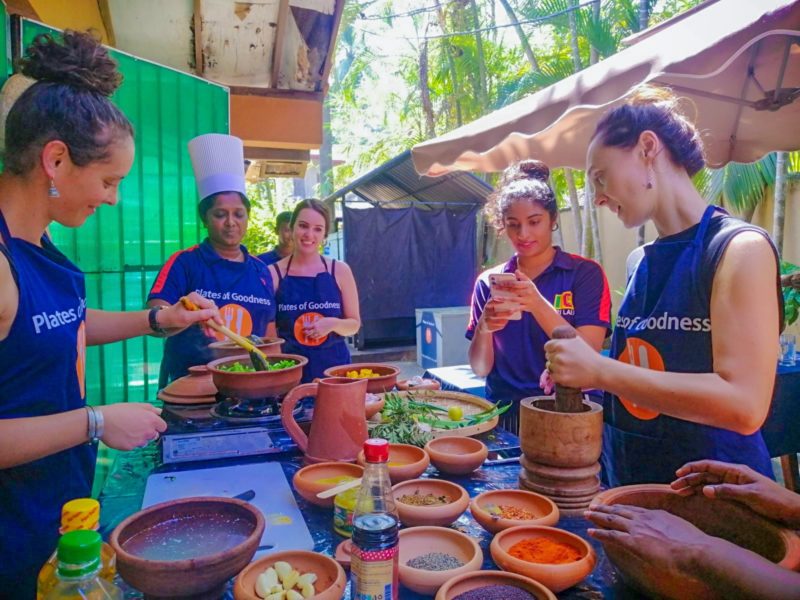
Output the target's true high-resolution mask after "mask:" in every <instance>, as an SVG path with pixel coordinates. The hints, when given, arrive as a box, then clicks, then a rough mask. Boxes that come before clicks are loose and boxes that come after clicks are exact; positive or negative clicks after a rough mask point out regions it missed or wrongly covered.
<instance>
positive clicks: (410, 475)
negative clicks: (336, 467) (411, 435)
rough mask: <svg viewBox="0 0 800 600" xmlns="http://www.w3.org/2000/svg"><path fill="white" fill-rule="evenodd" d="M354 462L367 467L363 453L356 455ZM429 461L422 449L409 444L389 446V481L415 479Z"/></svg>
mask: <svg viewBox="0 0 800 600" xmlns="http://www.w3.org/2000/svg"><path fill="white" fill-rule="evenodd" d="M356 462H358V464H360V465H361V466H362V467H365V466H366V465H367V463H366V460H365V459H364V451H363V450H362V451H361V452H359V453H358V458H357V459H356ZM429 464H431V459H430V458H429V457H428V453H427V452H425V450H423V449H422V448H418V447H417V446H412V445H410V444H389V479H390V480H391V482H392V483H393V484H395V483H400V482H401V481H408V480H409V479H415V478H416V477H419V476H420V475H422V474H423V473H424V472H425V469H427V468H428V465H429Z"/></svg>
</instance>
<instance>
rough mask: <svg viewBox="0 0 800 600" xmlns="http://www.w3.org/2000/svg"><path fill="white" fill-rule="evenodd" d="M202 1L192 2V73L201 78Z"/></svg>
mask: <svg viewBox="0 0 800 600" xmlns="http://www.w3.org/2000/svg"><path fill="white" fill-rule="evenodd" d="M202 4H203V2H202V0H194V72H195V75H198V76H199V77H202V76H203V71H204V69H203V10H202Z"/></svg>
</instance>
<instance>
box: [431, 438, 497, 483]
mask: <svg viewBox="0 0 800 600" xmlns="http://www.w3.org/2000/svg"><path fill="white" fill-rule="evenodd" d="M425 451H426V452H427V453H428V454H430V457H431V462H432V463H433V466H434V467H436V468H437V469H439V470H440V471H441V472H442V473H448V474H450V475H466V474H467V473H472V472H473V471H475V470H476V469H479V468H480V466H481V465H482V464H483V461H485V460H486V456H487V455H488V454H489V449H488V448H487V447H486V444H484V443H483V442H482V441H480V440H476V439H475V438H471V437H448V436H445V437H440V438H436V439H434V440H431V441H430V442H428V443H427V444H425Z"/></svg>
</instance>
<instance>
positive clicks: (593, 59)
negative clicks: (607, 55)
mask: <svg viewBox="0 0 800 600" xmlns="http://www.w3.org/2000/svg"><path fill="white" fill-rule="evenodd" d="M500 1H501V2H502V0H500ZM592 16H593V17H594V22H595V23H599V22H600V0H594V2H592ZM598 60H600V53H599V52H598V51H597V48H595V47H594V46H592V47H591V49H590V51H589V64H590V65H594V64H596V63H597V61H598Z"/></svg>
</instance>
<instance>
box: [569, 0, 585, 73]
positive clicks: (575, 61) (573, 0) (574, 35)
mask: <svg viewBox="0 0 800 600" xmlns="http://www.w3.org/2000/svg"><path fill="white" fill-rule="evenodd" d="M569 5H570V8H573V7H576V6H578V0H569ZM569 32H570V36H569V41H570V46H571V47H572V66H573V67H574V68H575V72H576V73H577V72H578V71H580V70H581V69H582V68H583V65H582V64H581V50H580V47H579V46H578V20H577V19H576V18H575V11H574V10H570V11H569Z"/></svg>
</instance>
